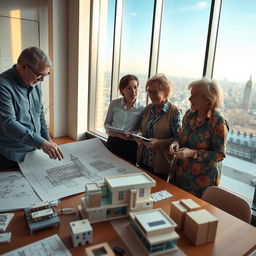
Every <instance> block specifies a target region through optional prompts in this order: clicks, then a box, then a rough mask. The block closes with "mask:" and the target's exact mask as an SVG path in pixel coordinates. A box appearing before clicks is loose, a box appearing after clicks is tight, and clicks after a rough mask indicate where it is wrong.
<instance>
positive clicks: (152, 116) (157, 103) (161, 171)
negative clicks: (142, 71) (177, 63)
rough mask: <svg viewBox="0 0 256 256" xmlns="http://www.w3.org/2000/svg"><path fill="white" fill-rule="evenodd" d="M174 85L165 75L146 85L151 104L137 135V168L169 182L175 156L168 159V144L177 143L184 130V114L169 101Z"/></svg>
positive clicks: (149, 81) (146, 110)
mask: <svg viewBox="0 0 256 256" xmlns="http://www.w3.org/2000/svg"><path fill="white" fill-rule="evenodd" d="M171 89H172V84H171V82H170V81H169V80H168V79H167V78H166V77H165V75H164V74H158V75H155V76H153V77H151V78H150V79H149V80H148V81H147V84H146V92H147V93H148V96H149V98H150V100H151V102H152V103H151V104H149V105H148V106H147V107H146V109H145V113H144V116H143V120H142V123H141V131H140V132H139V133H138V135H142V136H143V137H146V138H149V139H150V141H146V140H145V139H141V138H136V141H137V143H138V144H139V148H138V164H139V166H140V167H142V168H143V169H145V170H147V171H149V172H152V173H154V174H155V175H157V176H158V177H160V178H162V179H165V180H166V179H167V178H168V175H169V173H170V164H171V163H172V160H173V156H171V155H169V143H170V142H172V141H173V140H176V139H177V137H178V130H179V128H180V127H181V119H182V115H181V111H180V110H179V109H178V108H177V107H176V106H175V105H174V104H173V103H171V102H170V101H169V100H168V99H169V97H170V95H171Z"/></svg>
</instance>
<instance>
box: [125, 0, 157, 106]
mask: <svg viewBox="0 0 256 256" xmlns="http://www.w3.org/2000/svg"><path fill="white" fill-rule="evenodd" d="M153 8H154V1H153V0H140V1H138V0H125V1H124V14H123V28H122V41H121V63H120V78H121V77H122V76H124V75H126V74H133V75H136V76H137V77H138V78H139V81H140V85H139V100H140V101H142V102H144V103H146V96H147V95H146V93H145V84H146V81H147V78H148V70H149V57H150V43H151V32H152V22H153Z"/></svg>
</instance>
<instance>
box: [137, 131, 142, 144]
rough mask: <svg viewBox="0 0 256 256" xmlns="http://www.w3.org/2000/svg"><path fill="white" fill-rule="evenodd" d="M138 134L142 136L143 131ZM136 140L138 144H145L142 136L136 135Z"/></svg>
mask: <svg viewBox="0 0 256 256" xmlns="http://www.w3.org/2000/svg"><path fill="white" fill-rule="evenodd" d="M137 135H139V136H142V132H138V133H137ZM135 141H136V142H137V144H138V145H140V144H143V140H142V139H140V138H137V137H135Z"/></svg>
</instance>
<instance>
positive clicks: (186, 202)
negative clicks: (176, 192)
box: [180, 198, 200, 212]
mask: <svg viewBox="0 0 256 256" xmlns="http://www.w3.org/2000/svg"><path fill="white" fill-rule="evenodd" d="M180 203H181V205H183V206H184V207H186V208H187V209H188V211H189V212H191V211H195V210H198V209H199V208H200V205H199V204H197V203H196V202H195V201H193V200H192V199H190V198H188V199H182V200H180Z"/></svg>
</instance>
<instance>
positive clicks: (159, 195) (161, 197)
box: [150, 190, 172, 203]
mask: <svg viewBox="0 0 256 256" xmlns="http://www.w3.org/2000/svg"><path fill="white" fill-rule="evenodd" d="M150 197H151V199H152V200H153V202H154V203H156V202H158V201H161V200H164V199H166V198H170V197H172V194H170V193H169V192H168V191H167V190H162V191H159V192H156V193H153V194H151V196H150Z"/></svg>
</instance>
